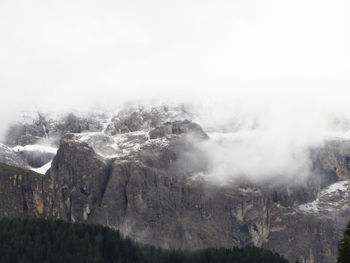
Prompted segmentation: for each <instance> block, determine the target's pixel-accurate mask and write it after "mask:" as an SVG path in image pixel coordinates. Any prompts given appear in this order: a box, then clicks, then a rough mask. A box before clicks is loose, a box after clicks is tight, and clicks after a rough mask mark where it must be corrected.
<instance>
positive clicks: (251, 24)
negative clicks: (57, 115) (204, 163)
mask: <svg viewBox="0 0 350 263" xmlns="http://www.w3.org/2000/svg"><path fill="white" fill-rule="evenodd" d="M349 14H350V2H349V1H348V0H293V1H285V0H230V1H229V0H210V1H208V0H198V1H196V0H186V1H185V0H177V1H166V0H159V1H156V0H149V1H144V0H128V1H119V0H113V1H112V0H98V1H97V0H96V1H92V0H82V1H77V0H59V1H58V0H57V1H52V0H42V1H38V0H1V1H0V32H1V34H0V38H1V39H0V88H1V101H0V123H1V127H0V133H1V131H3V130H4V127H6V124H7V123H8V121H9V120H11V119H12V118H13V116H14V115H15V113H16V112H19V111H21V110H33V109H37V110H42V109H49V110H62V109H68V108H75V109H79V110H85V109H86V108H89V107H91V106H93V105H100V106H102V107H111V106H114V105H116V104H119V103H122V102H125V101H127V100H144V101H153V102H157V103H159V102H161V101H164V100H170V101H173V102H185V103H191V104H193V105H196V107H195V108H196V110H197V112H199V113H200V114H201V115H202V116H201V117H202V119H201V121H202V123H201V124H202V125H203V127H205V128H209V127H214V128H215V127H216V128H217V127H224V128H225V129H226V130H229V131H230V130H231V131H234V130H233V128H234V127H236V126H235V125H236V124H237V122H238V123H241V124H242V126H241V128H240V130H239V131H236V132H235V133H233V134H229V135H227V136H226V135H225V136H223V135H219V136H214V135H213V134H212V135H211V136H212V138H213V139H212V140H210V141H208V142H207V143H205V144H204V145H201V146H199V147H201V149H202V150H204V152H205V153H206V154H207V155H208V156H207V157H208V162H209V164H210V165H211V168H212V175H213V176H214V177H215V178H218V177H219V178H223V179H225V178H227V177H228V178H230V177H232V176H237V175H239V174H242V173H244V174H247V175H249V176H251V178H255V179H256V180H260V179H261V178H265V177H266V176H270V175H279V174H287V175H288V174H289V175H290V178H292V179H293V180H296V181H298V179H295V178H297V177H295V175H296V174H297V175H298V176H299V177H300V176H302V175H303V174H305V173H307V172H308V167H309V162H308V158H307V151H306V149H308V148H309V147H314V146H315V145H320V143H321V142H322V141H323V138H324V137H323V133H324V132H325V131H327V130H328V128H329V123H331V122H332V121H330V120H332V118H333V117H334V116H336V117H340V118H346V119H348V120H350V88H349V87H350V85H349V84H350V74H349V73H350V16H349ZM256 120H258V123H259V128H258V129H255V130H251V127H252V123H254V122H255V121H256ZM231 124H233V126H234V127H233V126H230V125H231ZM288 178H289V177H288Z"/></svg>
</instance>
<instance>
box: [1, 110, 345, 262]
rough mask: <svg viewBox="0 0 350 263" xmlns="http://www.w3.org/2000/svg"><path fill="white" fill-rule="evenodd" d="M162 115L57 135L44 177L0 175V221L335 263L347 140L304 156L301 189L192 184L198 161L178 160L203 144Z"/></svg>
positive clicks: (193, 131) (196, 133)
mask: <svg viewBox="0 0 350 263" xmlns="http://www.w3.org/2000/svg"><path fill="white" fill-rule="evenodd" d="M168 115H170V114H168ZM168 115H167V117H164V115H161V116H160V117H159V119H158V121H159V122H156V121H154V120H152V118H153V119H157V118H156V117H155V116H156V114H155V113H153V115H152V114H149V115H147V114H146V113H145V112H138V113H137V114H134V112H133V113H131V114H129V115H128V114H126V113H125V112H123V114H121V115H119V116H118V117H114V118H111V121H110V122H109V123H105V125H102V124H101V125H100V126H102V129H100V130H93V131H88V132H81V130H80V131H78V132H77V131H75V132H74V133H63V134H62V137H61V139H60V142H59V149H58V151H57V154H56V155H55V157H54V159H53V161H52V164H51V168H50V169H49V171H48V172H47V173H46V174H45V175H39V174H36V173H34V172H28V171H25V170H19V171H20V172H19V171H17V170H13V169H15V168H9V167H8V166H4V167H5V168H6V169H5V168H4V167H0V168H1V169H0V180H1V182H0V183H1V185H0V195H1V202H2V206H1V208H0V215H1V216H11V217H14V216H24V217H30V216H45V217H56V218H63V219H65V220H68V221H73V222H74V221H89V222H95V223H100V224H104V225H108V226H110V227H113V228H118V229H120V230H121V231H122V233H124V234H126V235H129V236H131V237H132V238H134V239H136V240H138V241H141V242H145V243H151V244H155V245H159V246H162V247H170V248H187V249H196V248H203V247H209V246H225V247H231V246H246V245H255V246H263V247H267V248H269V249H272V250H274V251H276V252H278V253H280V254H282V255H284V256H286V257H287V258H289V259H290V260H291V262H293V261H295V259H297V258H298V259H299V260H300V261H301V262H334V261H335V257H336V253H337V246H338V244H339V241H340V240H341V236H342V231H343V229H344V227H345V224H346V222H347V221H348V220H349V219H350V206H349V205H348V204H349V201H350V194H349V193H350V183H349V182H348V181H349V180H350V172H349V171H350V170H349V168H350V166H348V162H349V160H350V144H349V143H348V142H339V141H330V142H328V143H326V145H325V146H324V147H322V148H320V149H314V150H313V151H312V153H311V157H312V161H313V174H312V175H310V177H309V178H308V180H306V181H305V182H304V183H303V184H295V185H286V184H273V185H271V184H268V183H264V184H263V183H261V184H253V183H251V182H249V181H244V180H242V181H236V182H232V183H229V184H225V185H218V184H213V183H212V182H210V181H208V180H206V179H205V178H203V177H200V176H197V175H198V173H200V172H201V171H203V170H205V169H206V168H205V163H203V162H202V161H201V157H200V155H199V156H198V160H193V159H191V160H189V159H187V158H186V152H187V151H188V150H189V149H192V147H193V145H192V144H194V143H197V142H199V141H201V140H207V139H208V136H207V135H206V134H205V132H204V131H203V130H202V128H201V127H200V126H199V125H197V124H195V123H193V122H190V121H186V120H180V121H175V120H171V119H169V118H168V117H169V116H168ZM128 116H129V117H128ZM152 123H154V124H152ZM97 126H98V125H97ZM103 126H104V128H103ZM189 136H190V137H189ZM189 138H190V139H189Z"/></svg>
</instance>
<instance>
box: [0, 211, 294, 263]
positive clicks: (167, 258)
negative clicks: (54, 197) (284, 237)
mask: <svg viewBox="0 0 350 263" xmlns="http://www.w3.org/2000/svg"><path fill="white" fill-rule="evenodd" d="M0 262H3V263H5V262H22V263H23V262H50V263H54V262H57V263H61V262H74V263H79V262H84V263H89V262H116V263H190V262H191V263H197V262H198V263H214V262H215V263H218V262H220V263H226V262H227V263H228V262H230V263H258V262H259V263H286V262H288V261H287V260H285V259H283V258H282V257H280V256H279V255H278V254H275V253H272V252H271V251H268V250H265V249H261V248H255V247H246V248H242V249H241V248H233V249H225V248H208V249H203V250H197V251H184V250H166V249H160V248H156V247H154V246H149V245H141V244H138V243H136V242H134V241H132V240H130V239H129V238H124V237H122V236H121V235H120V233H119V232H118V231H115V230H112V229H110V228H107V227H103V226H100V225H94V224H86V223H74V224H72V223H67V222H64V221H61V220H46V219H12V220H11V219H7V218H3V219H0Z"/></svg>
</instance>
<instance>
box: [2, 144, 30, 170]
mask: <svg viewBox="0 0 350 263" xmlns="http://www.w3.org/2000/svg"><path fill="white" fill-rule="evenodd" d="M0 163H4V164H8V165H12V166H16V167H21V168H26V167H27V166H28V164H27V163H26V161H25V160H24V159H23V157H22V156H21V155H19V154H17V153H16V152H14V151H13V150H11V149H10V148H9V147H7V146H6V145H3V144H1V143H0Z"/></svg>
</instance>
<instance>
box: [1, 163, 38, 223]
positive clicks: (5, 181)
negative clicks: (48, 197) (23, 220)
mask: <svg viewBox="0 0 350 263" xmlns="http://www.w3.org/2000/svg"><path fill="white" fill-rule="evenodd" d="M42 182H43V177H42V175H40V174H37V173H34V172H32V171H29V170H24V169H20V168H17V167H13V166H8V165H5V164H0V216H6V217H11V218H14V217H38V216H42V215H43V212H44V198H43V194H44V191H43V188H42V186H43V184H42Z"/></svg>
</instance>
